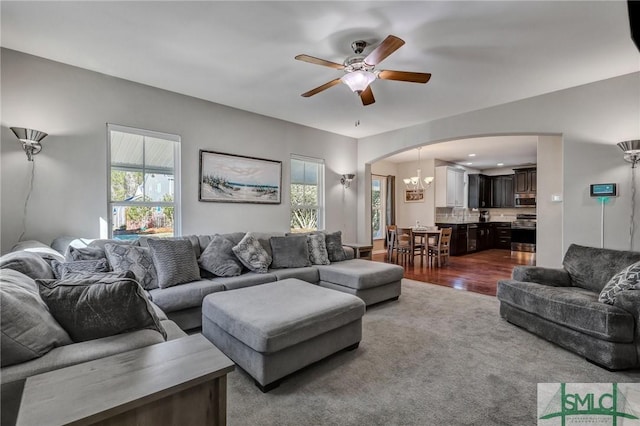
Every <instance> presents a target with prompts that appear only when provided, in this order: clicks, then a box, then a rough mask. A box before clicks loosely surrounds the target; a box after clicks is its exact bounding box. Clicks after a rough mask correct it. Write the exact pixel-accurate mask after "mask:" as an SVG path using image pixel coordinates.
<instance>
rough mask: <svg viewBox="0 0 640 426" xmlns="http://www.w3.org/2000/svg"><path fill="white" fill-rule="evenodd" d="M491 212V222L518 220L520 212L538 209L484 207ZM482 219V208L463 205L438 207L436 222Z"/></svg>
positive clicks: (524, 212) (534, 211) (532, 212)
mask: <svg viewBox="0 0 640 426" xmlns="http://www.w3.org/2000/svg"><path fill="white" fill-rule="evenodd" d="M482 210H483V211H484V210H487V211H488V212H489V221H490V222H512V221H514V220H516V216H517V215H518V214H535V213H536V209H529V208H513V209H482ZM479 220H480V209H465V208H461V207H437V208H436V222H450V223H457V222H478V221H479Z"/></svg>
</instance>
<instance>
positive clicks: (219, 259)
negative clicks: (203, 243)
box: [198, 235, 242, 277]
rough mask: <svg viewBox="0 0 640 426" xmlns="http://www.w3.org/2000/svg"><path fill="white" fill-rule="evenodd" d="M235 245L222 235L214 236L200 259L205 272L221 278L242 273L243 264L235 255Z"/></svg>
mask: <svg viewBox="0 0 640 426" xmlns="http://www.w3.org/2000/svg"><path fill="white" fill-rule="evenodd" d="M233 246H234V244H233V243H232V242H231V241H229V240H227V239H226V238H224V237H222V236H220V235H214V236H213V239H212V240H211V242H210V243H209V244H208V245H207V247H206V248H205V249H204V251H203V252H202V254H201V255H200V259H198V264H199V265H200V267H201V268H202V269H204V270H205V271H209V272H211V273H212V274H214V275H216V276H219V277H234V276H236V275H240V273H242V264H241V263H240V262H239V261H238V258H237V257H236V256H235V255H234V254H233V250H232V249H233Z"/></svg>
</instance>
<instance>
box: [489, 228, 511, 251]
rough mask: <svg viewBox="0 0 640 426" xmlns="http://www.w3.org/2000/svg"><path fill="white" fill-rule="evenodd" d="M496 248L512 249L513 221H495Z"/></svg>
mask: <svg viewBox="0 0 640 426" xmlns="http://www.w3.org/2000/svg"><path fill="white" fill-rule="evenodd" d="M492 225H493V226H494V229H495V233H494V246H493V247H494V248H498V249H505V250H511V223H510V222H494V223H492Z"/></svg>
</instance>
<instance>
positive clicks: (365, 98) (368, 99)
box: [360, 86, 376, 106]
mask: <svg viewBox="0 0 640 426" xmlns="http://www.w3.org/2000/svg"><path fill="white" fill-rule="evenodd" d="M360 99H362V105H364V106H367V105H371V104H372V103H374V102H375V101H376V99H375V98H374V97H373V91H372V90H371V86H367V88H366V89H364V90H363V91H362V93H360Z"/></svg>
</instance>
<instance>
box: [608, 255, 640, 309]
mask: <svg viewBox="0 0 640 426" xmlns="http://www.w3.org/2000/svg"><path fill="white" fill-rule="evenodd" d="M638 288H640V262H636V263H634V264H632V265H629V266H628V267H626V268H625V269H623V270H622V271H620V272H618V273H617V274H615V275H614V276H613V278H611V279H610V280H609V282H608V283H607V284H606V285H605V286H604V288H603V289H602V291H601V292H600V297H598V301H599V302H604V303H608V304H610V305H613V303H614V302H615V301H616V296H617V295H618V293H620V292H621V291H624V290H637V289H638Z"/></svg>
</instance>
